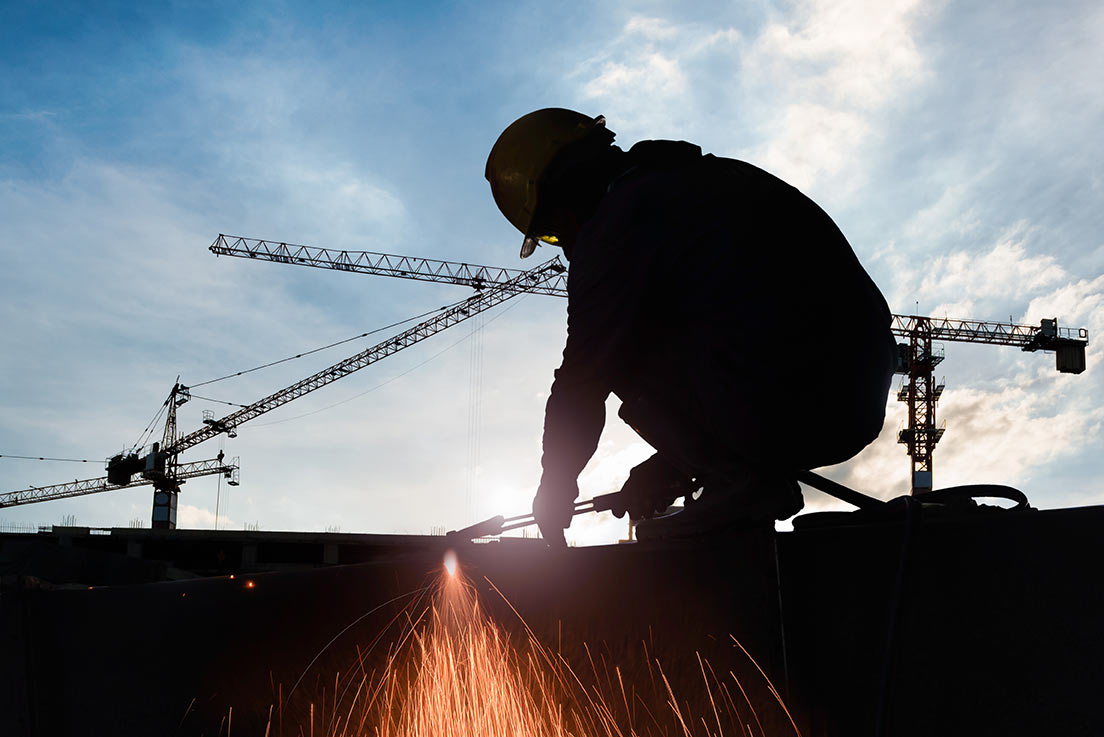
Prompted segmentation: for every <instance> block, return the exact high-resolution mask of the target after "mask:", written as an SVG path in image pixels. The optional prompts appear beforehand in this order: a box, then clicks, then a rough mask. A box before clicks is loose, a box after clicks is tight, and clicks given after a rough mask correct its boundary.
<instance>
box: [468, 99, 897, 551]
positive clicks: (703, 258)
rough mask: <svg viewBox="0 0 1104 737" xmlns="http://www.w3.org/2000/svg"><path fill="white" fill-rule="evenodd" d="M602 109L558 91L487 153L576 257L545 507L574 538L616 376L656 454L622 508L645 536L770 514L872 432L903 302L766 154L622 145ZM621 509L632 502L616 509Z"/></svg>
mask: <svg viewBox="0 0 1104 737" xmlns="http://www.w3.org/2000/svg"><path fill="white" fill-rule="evenodd" d="M613 139H614V134H613V133H612V132H611V131H609V130H608V129H607V128H606V126H605V120H604V119H603V118H602V117H600V116H599V117H596V118H592V117H589V116H586V115H582V114H580V113H577V112H573V111H571V110H564V109H559V108H549V109H544V110H538V111H536V112H533V113H529V114H528V115H525V116H523V117H521V118H519V119H518V120H516V121H515V122H514V123H512V124H511V125H510V126H509V127H508V128H506V130H505V131H503V133H502V135H501V136H500V137H499V138H498V141H497V142H496V143H495V145H494V148H493V149H492V150H491V153H490V157H489V158H488V160H487V169H486V177H487V179H488V181H489V182H490V184H491V192H492V194H493V196H494V199H495V202H496V204H497V205H498V207H499V209H500V210H501V211H502V213H503V214H504V215H505V216H506V218H507V219H508V220H509V221H510V222H511V223H512V224H513V225H514V226H516V227H517V228H518V230H520V231H521V232H522V233H523V234H524V236H525V238H524V242H523V245H522V249H521V255H522V257H523V258H525V257H527V256H529V255H530V254H532V253H533V251H534V249H535V248H536V247H537V245H538V244H539V243H541V242H544V243H548V244H554V245H556V246H559V247H560V248H562V249H563V251H564V254H565V256H566V257H567V258H568V259H569V260H570V263H571V269H570V273H569V275H568V286H567V289H568V307H567V310H568V322H567V330H568V337H567V345H566V347H565V348H564V352H563V363H562V364H561V365H560V368H559V369H558V370H557V371H556V372H555V381H554V382H553V384H552V392H551V395H550V397H549V399H548V405H547V408H546V412H545V421H544V456H543V460H542V464H543V474H542V477H541V482H540V487H539V489H538V491H537V495H536V498H535V499H534V500H533V513H534V515H535V517H536V519H537V522H538V524H539V525H540V528H541V532H542V534H543V535H544V537H545V539H546V540H548V541H549V542H550V544H556V543H558V544H563V540H564V535H563V531H564V529H566V528H567V527H568V526H569V525H570V524H571V512H572V504H573V501H574V500H575V498H576V496H578V493H579V491H578V485H577V482H576V480H577V478H578V475H579V473H580V472H581V471H582V469H583V467H584V466H585V465H586V463H587V461H588V460H589V459H590V457H591V456H592V455H593V453H594V451H595V449H596V447H597V445H598V439H599V436H600V435H601V433H602V428H603V426H604V424H605V403H606V399H607V397H608V396H609V395H610V393H613V394H616V395H617V396H618V397H619V398H620V399H621V402H622V404H621V410H620V413H619V414H620V416H621V418H622V419H623V420H624V421H625V422H627V423H628V424H629V425H630V426H632V428H633V429H634V430H636V432H637V433H639V434H640V436H641V437H642V438H643V439H644V440H645V441H647V442H648V444H649V445H651V446H652V447H653V448H654V449H655V450H656V454H655V455H654V456H652V457H651V458H650V459H648V460H646V461H645V462H644V463H642V464H640V465H639V466H637V467H636V468H634V469H633V470H632V472H631V474H630V475H629V479H628V481H627V482H626V483H625V485H624V488H623V492H624V493H623V494H622V498H623V499H624V505H623V509H618V510H615V511H616V512H621V513H622V514H623V513H624V512H626V511H627V512H628V513H629V515H630V517H631V518H633V519H640V518H651V517H653V516H654V515H655V514H656V513H657V512H662V511H664V510H666V509H667V508H668V507H669V506H670V505H671V504H672V502H674V501H675V499H677V498H678V497H680V496H686V495H688V494H689V493H690V492H694V491H696V490H697V489H699V488H700V489H701V490H702V491H701V494H700V498H699V499H698V500H697V501H695V502H694V503H693V504H689V505H687V506H686V508H685V509H684V510H683V511H681V512H677V513H674V514H669V515H666V516H662V517H657V518H655V519H650V520H649V521H648V522H646V523H643V524H641V525H639V526H638V527H637V533H638V535H639V537H641V538H648V537H694V536H699V535H709V534H716V533H719V532H723V531H725V530H730V529H733V528H737V527H741V526H745V525H748V524H773V522H774V520H776V519H786V518H788V517H790V516H792V515H794V514H796V513H797V512H798V511H799V510H800V509H801V507H802V500H801V493H800V490H799V487H798V485H797V482H796V481H795V480H794V473H795V472H796V471H797V470H800V469H811V468H816V467H819V466H825V465H830V464H834V463H840V462H842V461H845V460H847V459H848V458H851V457H852V456H854V455H855V454H856V453H858V452H859V451H860V450H861V449H862V448H864V447H865V446H866V445H867V444H869V443H870V442H871V441H873V440H874V438H875V437H876V436H877V435H878V432H879V430H880V429H881V427H882V422H883V420H884V417H885V406H886V397H887V393H888V390H889V386H890V380H891V378H892V375H893V370H894V365H895V353H896V348H895V345H894V340H893V337H892V335H891V333H890V328H889V325H890V313H889V309H888V307H887V306H886V302H885V299H884V298H883V297H882V295H881V293H880V292H879V291H878V288H877V287H876V286H875V284H874V282H873V281H872V280H871V279H870V277H869V276H868V275H867V273H866V271H865V270H864V269H863V267H862V265H860V264H859V261H858V259H857V258H856V257H855V254H854V252H853V251H852V250H851V247H850V245H848V243H847V240H846V239H845V238H844V236H843V234H842V233H841V232H840V230H839V228H837V227H836V225H835V224H834V223H833V222H832V220H831V218H829V217H828V215H827V214H825V213H824V211H823V210H821V209H820V208H819V207H818V206H817V205H816V204H815V203H814V202H813V201H812V200H810V199H809V198H807V197H805V196H804V195H803V194H801V193H800V192H799V191H797V190H796V189H794V188H793V187H791V186H790V185H788V184H786V183H785V182H783V181H782V180H780V179H778V178H776V177H774V176H772V175H770V174H768V173H767V172H765V171H763V170H761V169H758V168H756V167H754V166H752V165H751V164H747V163H745V162H743V161H736V160H733V159H726V158H720V157H716V156H713V155H709V154H706V155H703V154H702V152H701V149H700V148H699V147H698V146H695V145H693V144H690V143H687V142H685V141H642V142H640V143H637V144H636V145H634V146H633V147H632V148H630V149H629V150H628V151H622V150H621V149H620V148H618V147H617V146H614V145H613ZM618 516H620V515H618Z"/></svg>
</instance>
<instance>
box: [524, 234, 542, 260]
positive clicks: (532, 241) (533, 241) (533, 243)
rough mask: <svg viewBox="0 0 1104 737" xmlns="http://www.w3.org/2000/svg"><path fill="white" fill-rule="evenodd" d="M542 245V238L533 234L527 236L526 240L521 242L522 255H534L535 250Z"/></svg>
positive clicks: (525, 256) (527, 256)
mask: <svg viewBox="0 0 1104 737" xmlns="http://www.w3.org/2000/svg"><path fill="white" fill-rule="evenodd" d="M538 245H540V240H538V239H537V238H533V237H531V236H526V237H525V240H523V241H522V242H521V257H522V258H529V257H530V256H532V255H533V251H536V250H537V246H538Z"/></svg>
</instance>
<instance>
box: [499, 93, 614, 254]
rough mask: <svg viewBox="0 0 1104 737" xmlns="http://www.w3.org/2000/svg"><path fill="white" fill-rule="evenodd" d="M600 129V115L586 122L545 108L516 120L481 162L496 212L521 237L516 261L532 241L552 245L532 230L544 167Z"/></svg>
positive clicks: (552, 237) (527, 251) (602, 121)
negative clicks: (596, 129)
mask: <svg viewBox="0 0 1104 737" xmlns="http://www.w3.org/2000/svg"><path fill="white" fill-rule="evenodd" d="M605 124H606V119H605V118H603V117H602V116H601V115H599V116H597V117H594V118H592V117H590V116H588V115H583V114H582V113H577V112H575V111H574V110H566V109H564V108H559V107H549V108H544V109H543V110H536V111H534V112H531V113H529V114H528V115H523V116H521V117H520V118H518V119H517V120H515V121H514V122H513V123H510V125H509V126H507V128H506V130H504V131H502V135H500V136H499V137H498V140H497V141H495V145H494V147H493V148H491V154H490V156H488V157H487V169H486V172H485V176H486V177H487V181H488V182H490V183H491V194H492V195H493V196H494V200H495V204H497V205H498V209H499V210H501V211H502V214H503V215H505V216H506V219H507V220H509V221H510V223H511V224H512V225H513V226H514V227H515V228H517V229H518V230H520V231H521V232H522V235H524V236H525V240H524V241H523V242H522V245H521V257H522V258H526V257H528V256H529V255H531V254H532V253H533V251H534V250H535V249H536V247H537V241H544V242H546V243H555V242H556V240H557V239H556V236H555V235H552V234H549V233H537V232H533V231H532V228H533V217H534V215H536V212H537V208H538V207H539V206H540V200H541V189H542V187H543V185H544V184H545V182H544V173H545V171H546V170H547V169H548V165H549V164H550V163H551V162H552V160H553V159H555V158H556V157H557V156H558V155H559V154H560V153H562V152H563V151H564V150H565V149H566V148H568V147H569V146H571V144H573V143H576V142H578V141H582V140H583V139H585V138H587V137H588V136H589V135H590V134H591V132H592V131H594V129H595V128H598V127H604V126H605Z"/></svg>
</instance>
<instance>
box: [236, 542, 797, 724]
mask: <svg viewBox="0 0 1104 737" xmlns="http://www.w3.org/2000/svg"><path fill="white" fill-rule="evenodd" d="M443 567H444V570H443V571H442V572H441V577H440V579H439V582H438V583H437V584H436V585H434V586H431V587H430V590H431V592H432V593H431V594H430V598H429V599H428V601H427V600H426V599H421V598H419V599H418V600H416V601H417V602H419V603H415V604H411V605H409V606H408V607H407V608H405V609H404V610H403V612H402V613H400V614H399V615H398V616H397V617H396V620H393V621H402V622H405V623H406V624H405V625H404V626H403V627H402V631H401V633H400V635H399V638H398V641H397V642H396V643H395V644H394V645H393V647H392V649H391V650H390V651H389V653H388V655H387V658H386V663H385V664H384V665H383V668H382V670H378V671H377V670H373V671H372V672H371V673H368V672H367V671H366V669H364V668H363V667H361V668H360V669H359V672H358V670H357V669H356V668H354V669H352V670H350V671H348V673H349V676H348V677H347V678H348V680H346V679H343V678H341V677H339V678H338V681H342V682H344V683H345V685H344V687H342V688H337V686H338V683H337V682H335V684H334V685H335V690H334V696H333V697H332V698H333V701H331V702H330V703H331V704H332V707H331V708H330V709H327V710H325V712H328V713H324V716H323V719H324V722H323V724H322V725H321V726H322V727H323V731H322V734H324V735H326V736H327V737H344V736H345V735H348V736H349V737H354V736H356V737H428V736H429V735H433V736H434V737H584V736H593V737H651V736H653V735H655V736H658V735H665V736H667V735H681V737H699V736H701V737H735V735H748V734H749V733H750V732H751V727H750V726H748V727H747V729H745V725H744V721H743V719H742V717H741V715H740V709H739V708H738V707H737V704H736V702H735V701H734V700H733V699H732V697H731V694H730V692H729V689H728V686H727V685H726V684H725V682H724V680H727V679H722V678H721V677H718V675H717V674H716V673H715V672H714V671H713V667H712V666H711V665H709V664H708V662H707V661H705V660H704V659H703V658H702V657H701V655H700V654H698V653H695V654H694V656H695V662H694V664H693V665H694V667H693V670H692V671H686V669H679V673H680V674H681V677H680V678H679V679H678V683H674V682H672V681H671V680H669V679H668V675H667V672H665V671H664V668H663V666H662V665H661V664H660V662H659V661H658V660H653V659H652V657H651V656H649V655H648V653H647V651H646V650H645V661H646V662H648V668H649V673H650V672H651V670H650V669H651V668H652V666H656V667H657V673H658V678H655V679H654V680H652V683H651V686H652V687H651V689H648V688H647V683H648V682H647V681H646V680H643V679H642V680H641V681H640V682H637V683H633V682H628V681H626V679H625V678H624V677H623V674H622V668H621V667H620V666H618V665H616V664H614V665H613V671H612V674H611V671H610V664H609V663H607V661H606V656H605V655H604V654H601V653H599V654H600V659H599V660H598V661H596V659H595V658H594V657H591V654H590V649H589V648H587V647H586V646H585V644H582V645H581V647H582V648H583V649H585V650H586V653H587V660H588V661H589V664H590V667H589V670H590V671H591V673H586V670H587V669H585V668H584V669H583V670H582V671H581V672H579V673H577V672H576V671H575V670H573V669H572V667H571V666H570V665H569V663H568V660H567V659H566V658H565V657H564V656H563V655H561V652H560V651H559V650H552V649H551V648H549V647H546V646H544V645H543V644H542V643H541V642H540V641H539V640H538V638H537V636H536V634H535V633H534V632H533V631H532V630H530V629H529V627H528V625H527V624H526V623H525V621H524V620H522V619H521V618H520V616H521V615H520V614H517V616H518V618H519V622H520V624H521V626H522V628H523V630H524V633H526V634H527V636H528V639H527V640H526V638H525V635H523V636H522V638H520V641H519V640H516V639H512V638H511V637H510V636H509V635H508V634H507V633H506V632H505V631H504V630H502V629H500V628H499V627H498V626H497V625H496V624H495V623H494V622H493V621H492V620H491V618H490V617H489V616H488V614H487V612H485V611H484V610H483V609H482V607H481V606H480V602H479V597H478V594H477V592H476V589H475V587H474V586H473V585H472V584H471V583H469V582H468V581H466V580H465V578H464V575H463V571H462V570H461V569H460V567H459V566H458V562H457V558H456V555H455V553H454V552H453V551H449V552H448V553H446V555H445V559H444V566H443ZM252 583H253V582H252V581H250V582H249V583H248V584H247V586H251V585H252ZM491 586H492V588H495V591H498V589H497V588H496V587H494V584H491ZM499 594H500V595H501V592H499ZM503 598H504V599H505V597H503ZM506 603H507V605H509V606H510V608H511V609H513V605H512V604H510V603H509V601H506ZM513 611H514V612H515V613H517V610H516V609H513ZM741 649H742V646H741ZM744 653H745V655H747V657H748V658H751V655H750V653H747V652H746V651H744ZM622 655H624V653H622ZM359 656H360V650H359V648H358V665H360V666H363V663H364V661H363V660H362V658H361V657H359ZM597 662H601V663H602V668H601V669H599V667H598V665H597ZM753 662H754V661H753ZM756 666H757V667H758V664H756ZM707 669H708V672H707ZM600 670H601V671H604V675H605V678H604V679H603V677H602V675H603V674H602V672H600ZM694 671H697V672H698V673H700V678H701V681H700V682H698V681H696V679H695V678H687V677H686V674H687V673H692V672H694ZM643 672H644V671H643V670H638V673H640V674H643ZM760 672H762V671H761V669H760ZM728 675H730V676H731V677H732V678H733V679H734V680H735V682H736V685H737V687H738V688H739V691H740V693H741V694H743V696H744V700H745V702H746V703H747V706H748V707H749V708H750V711H751V713H752V715H754V716H755V720H756V721H755V723H756V725H757V726H758V730H756V731H755V737H766V735H767V732H766V730H765V729H764V726H765V725H764V724H763V723H762V722H760V721H759V716H758V714H756V710H755V708H754V707H753V706H752V704H751V701H750V700H749V699H748V697H747V694H746V693H745V692H744V687H743V685H741V684H740V682H739V680H737V679H736V675H735V673H729V674H728ZM763 677H764V678H766V674H765V673H763ZM297 685H298V684H297ZM768 687H769V688H770V690H771V693H772V695H773V696H774V697H775V698H776V699H777V700H778V703H779V704H781V703H782V700H781V698H780V697H779V695H778V693H777V691H775V690H774V687H773V686H770V685H769V679H768ZM338 692H340V693H341V694H342V695H341V696H340V699H339V697H338V695H337V693H338ZM281 701H282V699H281ZM339 702H340V706H339ZM322 703H326V695H325V693H323V695H322ZM638 706H639V707H640V708H639V710H638ZM655 707H659V708H655ZM782 708H783V709H785V705H782ZM305 711H307V710H305ZM308 713H309V714H310V726H309V728H308V729H302V730H301V731H302V732H303V733H304V734H311V733H313V729H314V725H315V719H316V712H315V708H314V703H313V700H312V701H311V704H310V708H309V712H308ZM304 716H306V714H304ZM787 716H789V714H788V712H787ZM791 725H792V728H793V730H794V732H795V733H797V735H798V737H800V732H798V731H797V725H796V724H793V723H792V720H791ZM269 726H271V713H270V725H269ZM304 726H306V725H304ZM786 731H787V732H788V731H789V730H788V729H787V730H786Z"/></svg>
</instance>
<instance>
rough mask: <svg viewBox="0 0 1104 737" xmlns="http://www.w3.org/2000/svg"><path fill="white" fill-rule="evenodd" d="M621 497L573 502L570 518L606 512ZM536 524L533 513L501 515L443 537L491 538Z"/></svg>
mask: <svg viewBox="0 0 1104 737" xmlns="http://www.w3.org/2000/svg"><path fill="white" fill-rule="evenodd" d="M620 496H621V492H620V491H614V492H610V493H609V494H600V495H598V496H596V497H594V498H592V499H586V500H584V501H578V502H575V508H574V509H573V510H572V511H571V516H572V517H574V516H575V515H577V514H586V513H587V512H606V511H609V510H610V509H613V507H614V504H615V503H616V501H617V498H618V497H620ZM536 523H537V520H536V518H534V517H533V513H532V512H530V513H529V514H518V515H515V516H513V517H503V516H502V515H501V514H500V515H497V516H495V517H491V518H490V519H485V520H483V521H482V522H476V523H475V524H474V525H470V526H468V527H464V528H463V529H460V530H452V531H451V532H449V533H447V534H446V535H445V537H446V538H448V539H450V540H471V539H473V538H476V537H491V536H494V535H501V534H502V533H503V532H506V531H508V530H517V529H520V528H522V527H528V526H529V525H535V524H536Z"/></svg>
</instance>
